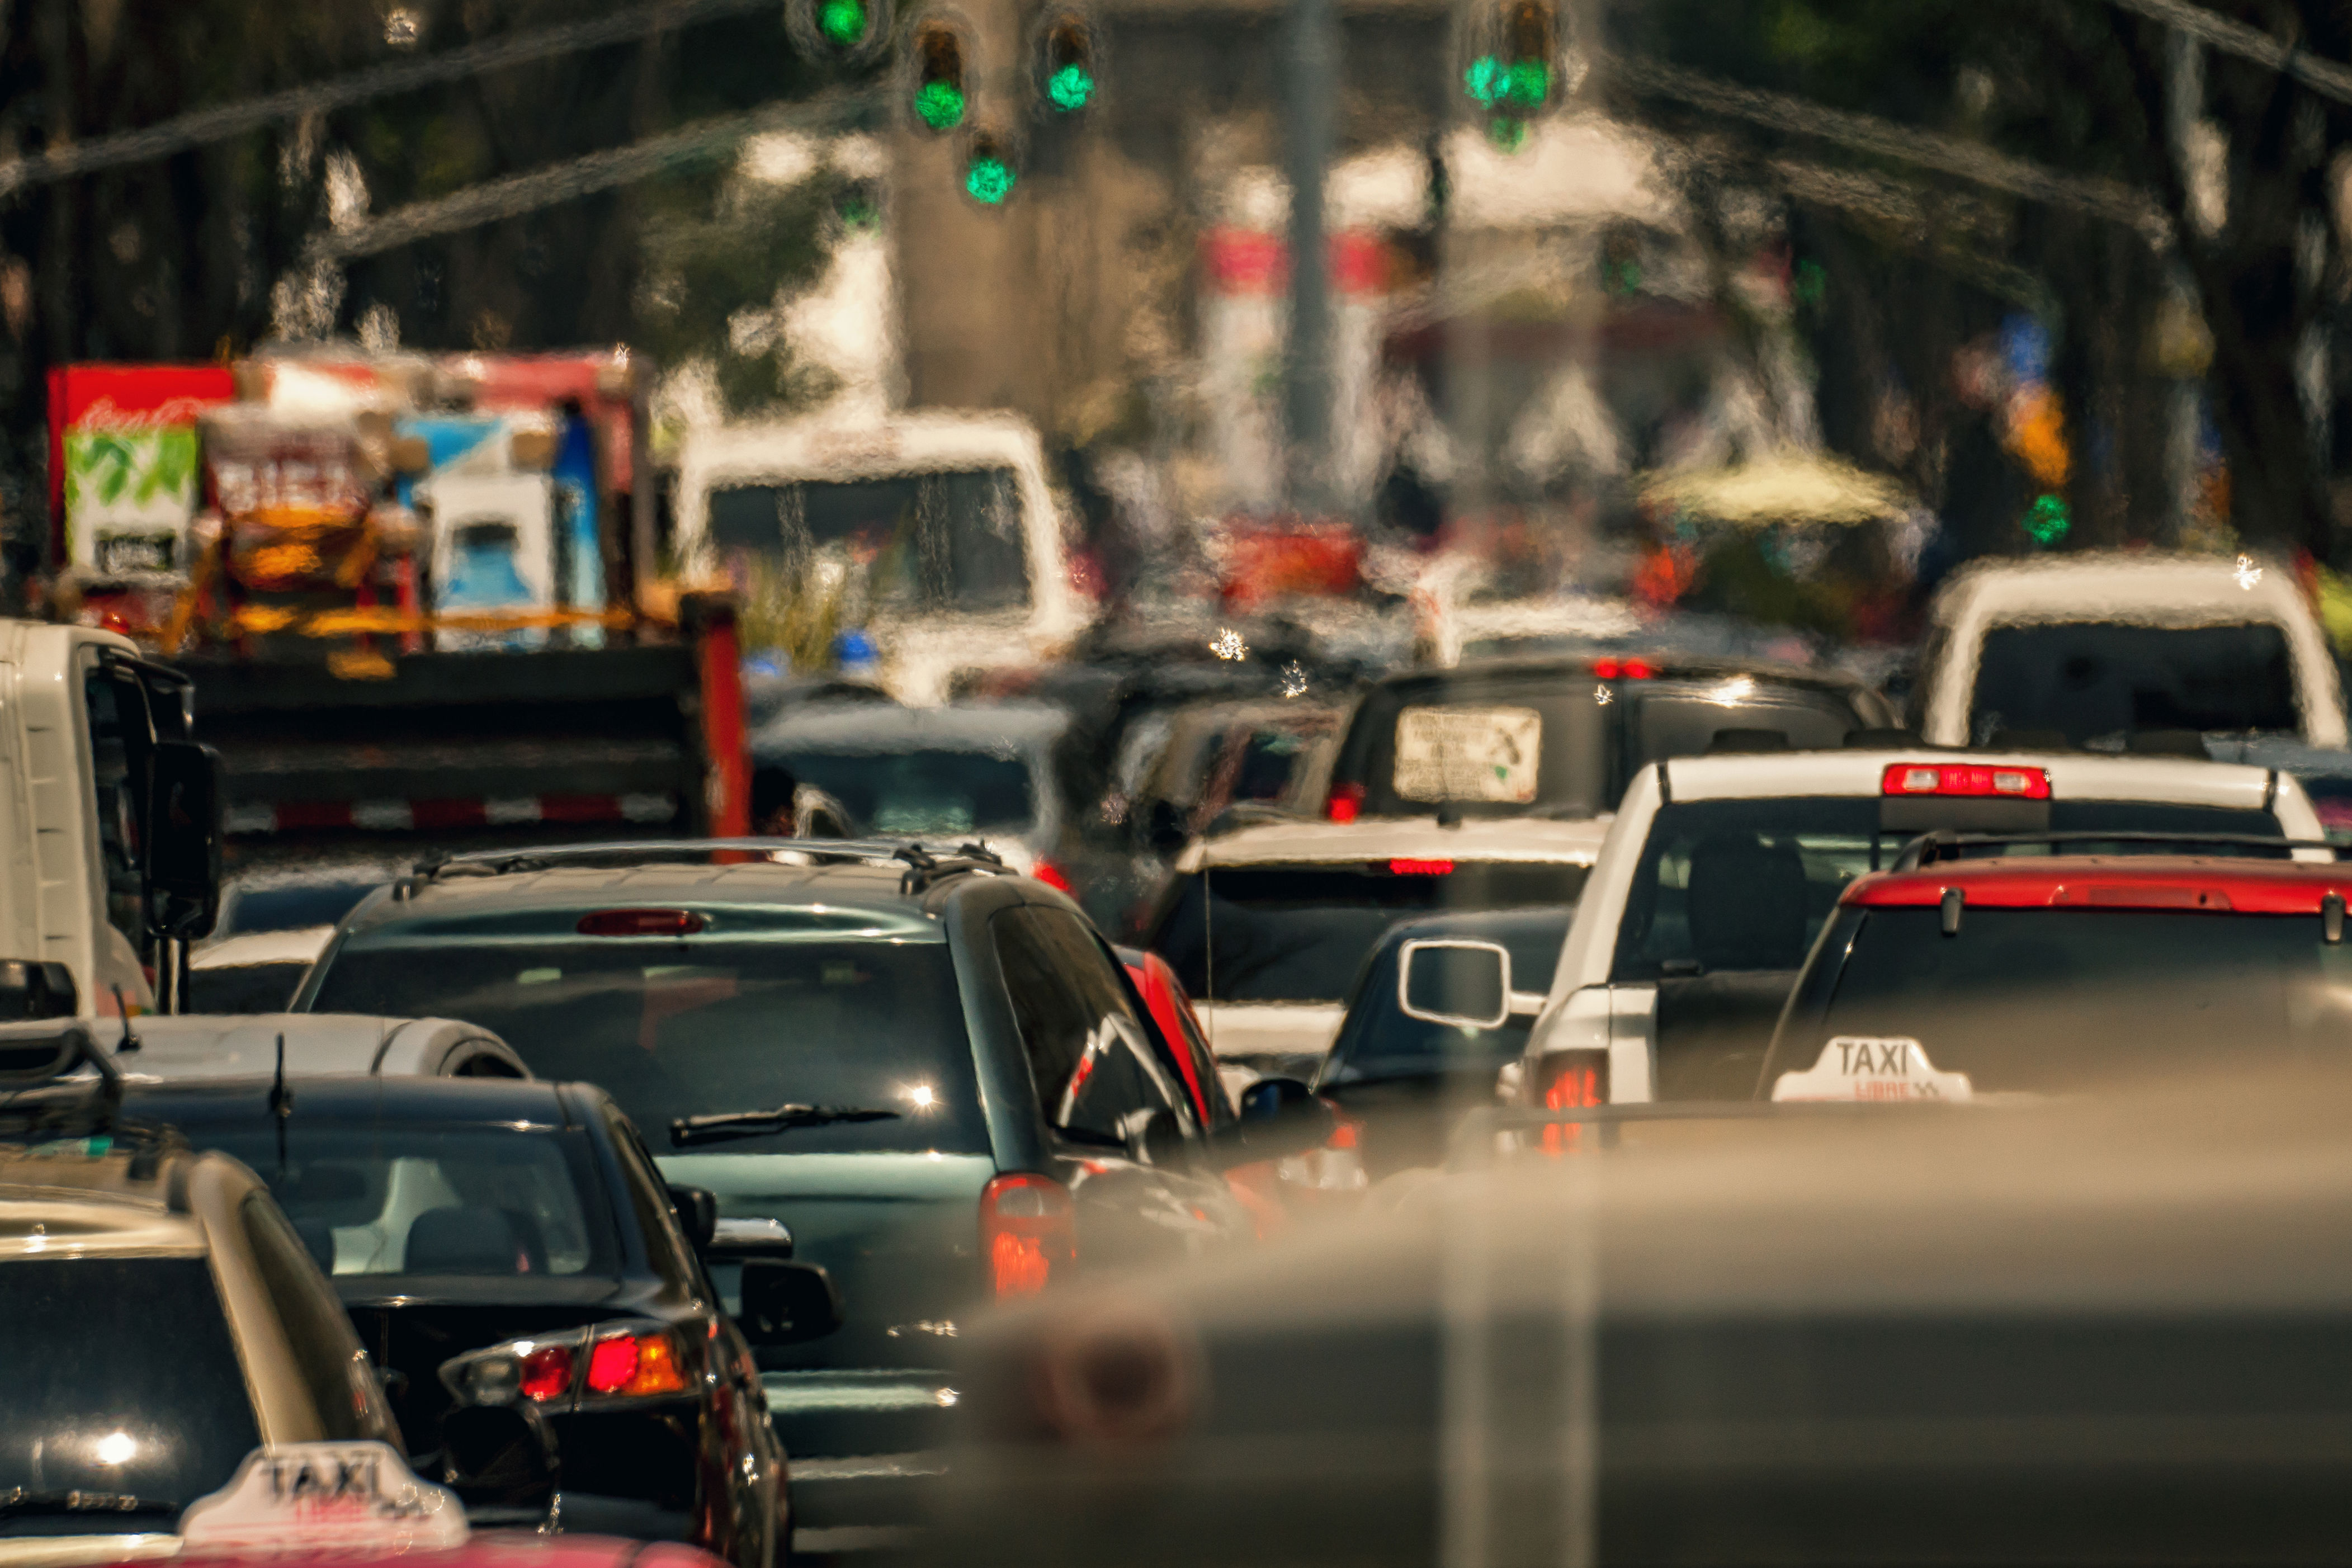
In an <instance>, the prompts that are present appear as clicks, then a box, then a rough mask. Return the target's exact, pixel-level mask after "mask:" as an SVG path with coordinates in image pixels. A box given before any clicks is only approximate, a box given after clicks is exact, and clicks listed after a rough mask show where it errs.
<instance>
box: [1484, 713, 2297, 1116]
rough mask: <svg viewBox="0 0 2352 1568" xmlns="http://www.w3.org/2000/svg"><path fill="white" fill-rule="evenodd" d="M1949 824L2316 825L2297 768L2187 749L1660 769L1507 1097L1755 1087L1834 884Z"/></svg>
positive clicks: (1650, 769)
mask: <svg viewBox="0 0 2352 1568" xmlns="http://www.w3.org/2000/svg"><path fill="white" fill-rule="evenodd" d="M1937 828H1947V829H1954V830H1958V831H1981V832H1989V833H2016V834H2030V833H2115V834H2126V833H2135V832H2137V833H2210V834H2218V835H2239V834H2252V835H2257V836H2261V837H2287V838H2291V839H2298V840H2306V841H2311V840H2317V839H2318V838H2319V837H2321V833H2320V824H2319V818H2318V816H2317V815H2316V814H2315V812H2314V810H2313V809H2312V805H2311V801H2310V798H2309V797H2308V796H2307V795H2305V793H2304V791H2303V787H2302V785H2301V784H2298V783H2297V782H2296V781H2295V780H2294V777H2293V776H2292V775H2290V774H2287V773H2280V772H2277V771H2275V770H2273V769H2269V768H2260V767H2250V766H2244V765H2241V764H2237V763H2212V762H2199V761H2195V760H2191V759H2188V758H2174V757H2110V756H2100V755H2096V754H2087V755H2086V754H2084V753H2082V752H2071V753H2055V752H2053V753H2048V754H2042V753H2030V752H1934V751H1927V750H1925V749H1921V750H1913V751H1879V750H1875V749H1873V750H1859V749H1858V750H1854V751H1844V752H1784V753H1766V754H1752V755H1726V756H1714V757H1686V758H1680V759H1676V760H1675V761H1673V762H1667V763H1652V764H1650V765H1649V766H1647V767H1645V768H1643V770H1642V771H1641V772H1640V773H1637V774H1636V775H1635V776H1634V779H1633V785H1632V787H1630V788H1629V789H1628V790H1627V791H1626V792H1625V798H1624V800H1623V802H1622V804H1621V805H1619V807H1618V810H1617V816H1616V818H1615V820H1614V821H1613V822H1612V823H1611V825H1610V827H1609V834H1608V837H1607V839H1606V840H1605V841H1604V842H1603V843H1602V845H1601V852H1600V855H1599V856H1598V858H1596V859H1595V860H1594V862H1593V867H1592V874H1591V877H1590V878H1588V879H1587V880H1586V882H1585V886H1584V895H1583V897H1582V898H1581V899H1580V900H1578V901H1577V906H1576V914H1575V917H1574V918H1573V919H1572V920H1571V921H1570V924H1569V928H1568V936H1567V939H1566V941H1565V942H1563V944H1562V946H1561V949H1560V959H1559V967H1558V969H1557V970H1556V971H1554V973H1553V977H1552V986H1551V991H1550V994H1549V995H1548V996H1547V997H1546V998H1545V1000H1544V1006H1543V1011H1542V1013H1541V1014H1540V1015H1538V1017H1537V1020H1536V1024H1535V1027H1534V1028H1533V1029H1532V1030H1530V1031H1529V1032H1528V1049H1527V1054H1526V1056H1525V1057H1524V1058H1522V1059H1521V1061H1520V1062H1519V1063H1518V1064H1517V1071H1516V1073H1515V1072H1514V1071H1513V1069H1512V1068H1505V1069H1504V1072H1505V1079H1504V1082H1503V1083H1502V1084H1501V1085H1500V1086H1499V1087H1500V1089H1501V1091H1502V1092H1503V1093H1504V1094H1505V1095H1506V1097H1507V1098H1509V1099H1512V1100H1517V1102H1519V1103H1521V1104H1525V1105H1529V1106H1537V1107H1543V1108H1546V1109H1551V1110H1562V1109H1570V1108H1572V1107H1575V1106H1579V1105H1591V1104H1610V1103H1621V1102H1625V1101H1639V1100H1744V1099H1746V1098H1748V1095H1749V1093H1750V1092H1751V1091H1752V1089H1754V1086H1755V1079H1756V1074H1757V1072H1758V1071H1759V1068H1760V1064H1761V1063H1762V1060H1763V1053H1764V1050H1765V1047H1767V1046H1768V1045H1769V1042H1770V1039H1771V1035H1772V1029H1773V1026H1774V1025H1775V1024H1776V1023H1777V1022H1778V1021H1779V1019H1780V1009H1781V1005H1782V1004H1783V1003H1784V1002H1785V1001H1786V999H1787V996H1788V992H1789V988H1790V985H1791V984H1793V982H1794V980H1795V977H1796V974H1797V972H1798V970H1799V969H1800V968H1801V967H1802V965H1803V963H1804V961H1805V955H1806V953H1807V952H1809V951H1810V950H1811V946H1812V942H1813V940H1814V938H1815V937H1816V936H1817V935H1818V934H1819V933H1820V931H1821V930H1822V927H1823V926H1824V924H1826V923H1827V921H1828V919H1829V916H1830V913H1831V911H1832V909H1833V908H1834V907H1835V905H1836V902H1837V899H1838V895H1839V894H1840V893H1841V892H1842V891H1843V889H1844V888H1845V885H1846V884H1847V883H1848V882H1850V881H1852V880H1853V879H1854V878H1855V877H1856V876H1859V875H1861V874H1862V873H1864V872H1865V871H1872V870H1878V869H1883V868H1887V867H1891V866H1892V865H1893V864H1894V862H1895V858H1896V857H1897V856H1898V855H1899V854H1900V852H1901V850H1902V848H1903V847H1904V845H1905V844H1906V843H1907V842H1908V841H1909V840H1910V839H1912V838H1914V837H1917V836H1918V835H1919V834H1921V833H1925V832H1928V831H1931V830H1934V829H1937ZM2311 853H2314V854H2325V853H2326V851H2324V850H2315V851H2312V852H2311Z"/></svg>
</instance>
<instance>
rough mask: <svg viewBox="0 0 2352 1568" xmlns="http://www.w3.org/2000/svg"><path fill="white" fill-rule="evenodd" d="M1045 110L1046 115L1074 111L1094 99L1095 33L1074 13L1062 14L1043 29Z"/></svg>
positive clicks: (1095, 85)
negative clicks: (1073, 14) (1052, 23)
mask: <svg viewBox="0 0 2352 1568" xmlns="http://www.w3.org/2000/svg"><path fill="white" fill-rule="evenodd" d="M1041 65H1042V72H1041V74H1042V76H1043V78H1044V79H1043V81H1042V82H1041V83H1040V87H1041V89H1042V91H1043V94H1044V98H1045V110H1046V112H1047V113H1049V114H1054V115H1065V114H1076V113H1077V112H1078V111H1079V110H1083V109H1085V108H1086V107H1087V105H1088V104H1089V103H1092V102H1093V101H1094V97H1095V91H1096V89H1097V85H1098V84H1097V77H1096V74H1095V46H1094V34H1093V32H1092V30H1091V29H1089V28H1088V27H1087V24H1086V23H1085V22H1084V21H1083V20H1082V19H1080V18H1078V17H1076V16H1064V17H1061V18H1060V19H1058V20H1057V21H1055V23H1054V25H1053V26H1050V27H1048V28H1046V29H1045V58H1044V59H1043V61H1042V62H1041Z"/></svg>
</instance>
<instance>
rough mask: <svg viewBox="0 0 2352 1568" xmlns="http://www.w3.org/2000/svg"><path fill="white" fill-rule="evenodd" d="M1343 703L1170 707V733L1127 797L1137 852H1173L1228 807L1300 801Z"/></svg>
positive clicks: (1333, 740) (1334, 734)
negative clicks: (1305, 778)
mask: <svg viewBox="0 0 2352 1568" xmlns="http://www.w3.org/2000/svg"><path fill="white" fill-rule="evenodd" d="M1340 717H1341V715H1340V710H1339V709H1337V708H1334V707H1332V706H1331V705H1330V704H1328V703H1321V702H1307V701H1297V700H1293V701H1282V700H1276V701H1256V702H1231V701H1214V702H1202V703H1196V704H1193V705H1192V706H1189V707H1186V708H1181V709H1179V710H1176V712H1175V713H1173V714H1172V715H1171V717H1170V723H1169V731H1168V739H1167V742H1166V743H1165V745H1164V746H1163V747H1162V748H1161V750H1160V755H1159V757H1158V758H1157V759H1156V760H1155V761H1154V762H1153V763H1152V764H1151V766H1150V768H1149V769H1148V770H1147V771H1146V772H1145V773H1144V775H1143V779H1142V782H1141V783H1140V784H1138V785H1137V787H1136V790H1135V795H1134V797H1133V799H1132V800H1131V801H1130V802H1129V805H1128V811H1127V823H1128V827H1129V842H1130V844H1131V845H1132V846H1133V847H1134V849H1135V852H1136V853H1137V854H1139V855H1150V854H1153V853H1158V854H1163V855H1164V854H1171V853H1173V852H1175V851H1176V850H1179V849H1181V848H1182V847H1184V845H1185V844H1187V843H1188V842H1190V841H1191V840H1192V838H1193V837H1196V836H1198V835H1200V834H1202V833H1203V832H1207V831H1209V830H1210V829H1211V826H1212V825H1213V823H1215V822H1216V820H1217V818H1218V817H1219V816H1221V815H1223V813H1224V812H1226V811H1227V810H1228V809H1233V808H1244V809H1246V808H1249V807H1257V808H1262V809H1276V810H1283V809H1298V808H1300V807H1302V806H1303V805H1304V803H1303V802H1302V801H1300V800H1299V799H1298V797H1297V794H1296V788H1297V783H1298V781H1299V779H1300V777H1301V775H1302V773H1307V772H1309V771H1312V770H1313V769H1314V768H1315V767H1316V764H1317V763H1318V760H1319V759H1318V752H1320V751H1323V750H1327V749H1328V748H1330V747H1333V746H1336V744H1337V743H1338V740H1339V735H1338V730H1339V719H1340Z"/></svg>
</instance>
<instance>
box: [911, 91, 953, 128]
mask: <svg viewBox="0 0 2352 1568" xmlns="http://www.w3.org/2000/svg"><path fill="white" fill-rule="evenodd" d="M915 115H916V117H917V118H918V119H919V120H920V121H922V122H923V123H924V124H926V125H928V126H929V127H930V128H931V129H932V130H934V131H946V130H949V129H950V128H951V127H953V126H956V125H960V124H961V123H962V122H963V90H962V89H961V88H959V87H957V86H956V85H955V84H954V83H953V82H946V81H927V82H925V83H924V84H923V85H922V88H921V89H920V90H919V91H918V92H917V93H916V94H915Z"/></svg>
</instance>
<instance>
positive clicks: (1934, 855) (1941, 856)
mask: <svg viewBox="0 0 2352 1568" xmlns="http://www.w3.org/2000/svg"><path fill="white" fill-rule="evenodd" d="M2018 844H2047V845H2049V846H2051V847H2053V849H2063V848H2065V847H2068V846H2070V845H2077V844H2145V845H2148V846H2151V847H2153V848H2157V849H2163V848H2173V849H2178V850H2179V852H2180V853H2181V854H2184V855H2187V854H2197V853H2204V854H2221V855H2240V856H2243V857H2244V858H2247V859H2273V860H2288V859H2292V858H2294V852H2295V851H2296V850H2298V849H2325V850H2326V851H2327V853H2328V857H2329V858H2331V859H2338V858H2341V856H2340V855H2339V854H2338V850H2339V849H2340V846H2338V845H2335V844H2330V843H2328V842H2327V841H2326V839H2324V838H2279V837H2271V836H2267V835H2263V834H2259V833H2125V832H2110V833H2102V832H2099V831H2097V830H2096V829H2088V830H2082V831H2076V832H2070V833H1959V832H1955V831H1953V830H1951V829H1949V828H1937V829H1936V830H1935V831H1934V832H1931V833H1923V834H1921V835H1920V836H1919V837H1916V838H1914V839H1913V840H1911V842H1909V843H1908V844H1906V845H1905V846H1904V847H1903V852H1902V853H1901V854H1900V855H1898V856H1896V857H1895V864H1894V865H1892V866H1891V867H1889V868H1888V869H1889V870H1894V871H1916V870H1918V869H1919V868H1921V867H1923V866H1933V865H1936V864H1937V863H1938V862H1941V861H1947V860H1966V859H1975V858H1984V857H1982V856H1981V855H1976V856H1971V855H1969V854H1968V853H1967V851H1969V850H1978V851H1983V850H1987V849H1998V848H2003V847H2008V846H2011V845H2018Z"/></svg>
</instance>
